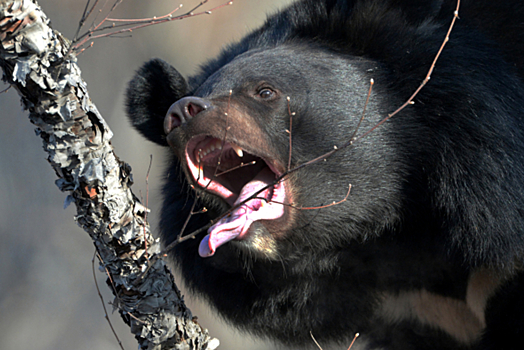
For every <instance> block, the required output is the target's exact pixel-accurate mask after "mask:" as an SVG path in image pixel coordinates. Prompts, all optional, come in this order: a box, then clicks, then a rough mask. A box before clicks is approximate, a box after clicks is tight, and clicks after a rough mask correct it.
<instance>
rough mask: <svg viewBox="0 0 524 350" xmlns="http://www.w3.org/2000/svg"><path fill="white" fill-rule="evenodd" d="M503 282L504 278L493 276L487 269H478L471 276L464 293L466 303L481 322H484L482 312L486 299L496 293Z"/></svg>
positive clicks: (484, 308)
mask: <svg viewBox="0 0 524 350" xmlns="http://www.w3.org/2000/svg"><path fill="white" fill-rule="evenodd" d="M504 280H505V278H504V276H502V275H500V274H495V273H494V272H493V271H491V270H488V269H479V270H478V271H476V272H474V273H472V274H471V276H470V278H469V282H468V289H467V292H466V303H467V304H468V306H469V308H470V309H471V311H472V312H473V313H474V314H475V315H476V316H477V318H478V319H479V320H481V321H482V322H486V320H485V317H484V310H486V304H487V302H488V299H489V298H490V297H491V296H492V295H493V294H494V293H495V292H496V291H497V289H498V288H499V287H500V285H501V284H502V282H504Z"/></svg>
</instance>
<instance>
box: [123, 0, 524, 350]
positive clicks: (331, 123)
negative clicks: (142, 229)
mask: <svg viewBox="0 0 524 350" xmlns="http://www.w3.org/2000/svg"><path fill="white" fill-rule="evenodd" d="M456 5H457V3H456V1H455V0H435V1H417V0H300V1H297V2H296V3H294V4H292V5H290V6H289V7H287V8H285V9H284V10H282V11H280V12H279V13H277V14H275V15H273V16H270V17H269V18H268V19H267V21H266V23H265V24H264V25H263V26H262V27H261V28H259V29H257V30H255V31H253V32H252V33H250V34H248V35H247V36H245V37H244V38H243V39H242V40H240V41H239V42H237V43H235V44H232V45H230V46H228V47H227V48H225V49H224V50H223V51H222V53H221V54H220V55H219V56H218V57H216V58H215V59H212V60H210V61H208V62H207V63H206V64H204V65H203V66H202V67H201V71H200V72H199V73H198V74H196V75H195V76H193V77H191V78H189V79H188V80H187V81H186V80H185V79H184V78H183V77H182V76H181V75H180V74H179V73H178V72H177V71H176V70H175V69H174V68H173V67H171V66H170V65H169V64H167V63H165V62H163V61H161V60H158V59H156V60H152V61H150V62H147V63H146V64H145V65H144V66H143V67H142V68H141V69H140V70H139V71H138V72H137V75H136V76H135V78H134V79H133V80H132V81H131V83H130V85H129V88H128V91H127V112H128V115H129V118H130V120H131V122H132V124H133V125H134V126H135V127H136V128H137V129H138V130H139V131H140V132H141V133H142V134H143V135H145V136H146V137H147V138H148V139H149V140H151V141H154V142H156V143H159V144H161V145H166V146H167V145H169V146H170V148H171V149H172V151H173V153H174V155H173V160H172V162H171V165H170V166H169V168H168V169H167V175H166V177H167V179H166V184H165V188H164V195H165V202H164V205H163V211H162V213H161V234H162V238H163V240H164V242H165V243H166V244H168V243H170V242H172V241H174V240H176V239H177V237H179V235H180V234H183V235H187V234H191V233H194V232H195V231H197V232H199V231H198V230H200V231H201V232H199V233H198V234H197V236H196V238H197V239H190V240H186V241H184V242H183V243H181V244H179V245H177V246H176V247H175V248H174V249H173V256H174V259H175V261H176V263H177V265H178V267H179V268H180V270H181V272H182V275H183V276H184V278H185V281H186V282H187V284H188V285H189V287H190V288H191V289H192V290H193V291H194V292H195V293H197V294H199V295H201V296H202V297H204V298H205V299H206V300H208V301H209V302H210V304H211V305H212V306H213V307H214V308H215V309H216V310H217V311H218V312H219V313H220V314H221V315H222V316H223V317H224V318H225V319H226V320H228V321H229V322H231V323H232V324H234V325H236V326H237V327H238V328H239V329H241V330H245V331H249V332H251V333H253V334H255V335H258V336H261V337H266V338H269V339H273V340H276V341H277V342H279V343H281V344H284V345H287V346H291V347H300V348H304V347H307V346H311V345H313V342H312V340H311V337H310V333H311V334H313V335H314V336H315V338H316V339H317V340H319V341H320V342H321V343H322V344H329V343H331V344H345V345H346V346H347V345H348V339H351V338H352V337H353V335H354V334H355V333H357V332H358V333H359V334H360V338H358V340H357V341H356V345H355V346H356V347H359V348H365V349H389V350H390V349H399V350H400V349H402V350H409V349H484V350H485V349H522V348H523V347H524V343H523V340H524V297H523V296H524V274H523V273H522V272H521V271H522V267H523V265H522V262H523V257H524V81H523V79H524V3H523V2H520V1H517V0H514V1H504V2H496V1H492V0H463V1H462V2H461V5H460V11H459V19H457V22H456V25H455V27H454V28H453V31H452V33H451V39H450V41H449V42H448V43H447V46H446V47H445V48H444V51H443V52H442V55H441V56H440V58H439V60H438V62H437V65H436V67H435V70H434V72H433V75H432V76H431V79H430V80H429V82H428V83H427V85H426V86H425V87H424V88H423V89H422V90H421V91H420V93H419V94H418V95H417V96H416V97H415V99H414V104H413V105H409V106H408V107H407V108H405V109H403V110H402V111H401V112H400V113H398V114H397V115H395V116H394V117H392V118H391V119H389V120H388V121H387V122H385V123H384V124H382V125H380V126H379V127H377V128H376V129H374V130H373V131H372V132H369V134H367V135H366V136H365V137H361V136H362V135H364V134H365V133H368V131H370V130H371V129H372V128H373V127H374V126H376V125H377V124H378V123H379V122H380V121H381V120H382V119H383V118H385V117H386V116H387V115H388V113H391V112H392V111H394V110H395V109H396V108H397V107H398V106H400V105H402V104H403V103H404V102H405V101H406V100H407V99H408V98H409V96H411V94H412V93H413V92H414V91H415V90H416V89H417V87H418V86H419V85H420V83H421V82H422V80H423V79H424V77H425V76H426V74H427V72H428V70H429V67H430V66H431V63H432V61H433V59H434V58H435V56H436V53H437V51H438V49H439V48H440V47H441V44H442V43H443V41H444V38H445V37H446V32H447V30H448V28H449V26H450V23H451V20H452V19H453V16H454V11H455V8H456ZM371 79H374V82H375V84H374V87H373V90H372V93H371V95H370V98H369V102H368V103H366V100H367V96H368V91H369V87H370V80H371ZM362 116H363V118H362ZM361 120H362V121H361ZM352 138H353V139H354V140H357V141H356V142H354V143H353V144H351V145H350V146H348V147H343V145H345V144H346V143H347V142H348V141H349V140H351V139H352ZM335 149H337V151H334V152H331V151H332V150H335ZM349 190H350V192H349V196H347V197H346V195H347V194H348V191H349ZM345 198H346V200H344V199H345ZM333 202H335V203H333ZM204 209H205V210H204ZM190 213H193V214H190Z"/></svg>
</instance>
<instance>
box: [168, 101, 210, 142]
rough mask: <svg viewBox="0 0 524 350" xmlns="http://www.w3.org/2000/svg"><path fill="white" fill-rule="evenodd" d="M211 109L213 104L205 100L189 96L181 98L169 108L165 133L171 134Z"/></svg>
mask: <svg viewBox="0 0 524 350" xmlns="http://www.w3.org/2000/svg"><path fill="white" fill-rule="evenodd" d="M209 107H211V103H210V102H209V101H207V100H204V99H203V98H200V97H196V96H189V97H184V98H181V99H180V100H178V101H176V102H175V103H173V104H172V105H171V107H169V110H168V111H167V114H166V117H165V119H164V132H165V133H166V135H167V134H169V133H170V132H171V131H172V130H173V129H175V128H178V127H179V126H180V125H182V124H184V123H186V122H188V121H189V120H190V119H191V118H193V117H195V116H196V115H197V114H198V113H200V112H202V111H203V110H205V109H208V108H209Z"/></svg>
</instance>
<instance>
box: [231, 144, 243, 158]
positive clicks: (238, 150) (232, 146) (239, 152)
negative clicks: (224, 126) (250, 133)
mask: <svg viewBox="0 0 524 350" xmlns="http://www.w3.org/2000/svg"><path fill="white" fill-rule="evenodd" d="M231 148H233V151H235V153H236V154H237V156H239V157H240V158H242V157H243V156H244V152H242V148H240V147H239V146H237V145H234V144H231Z"/></svg>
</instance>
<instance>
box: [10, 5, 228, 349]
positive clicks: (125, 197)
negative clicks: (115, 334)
mask: <svg viewBox="0 0 524 350" xmlns="http://www.w3.org/2000/svg"><path fill="white" fill-rule="evenodd" d="M69 45H70V42H69V41H68V40H67V39H65V38H64V37H63V36H62V35H61V34H60V33H58V32H56V31H54V30H53V29H52V28H50V23H49V20H48V19H47V17H46V15H45V14H44V13H43V11H42V10H41V8H40V6H39V5H38V4H37V2H36V1H33V0H0V67H2V69H3V73H4V75H3V79H4V81H6V82H7V83H9V84H11V85H12V86H13V87H14V88H16V90H17V91H18V92H19V94H20V97H21V100H22V103H23V105H24V107H25V108H26V109H27V110H28V111H29V119H30V121H31V122H32V123H33V124H34V125H36V127H37V128H36V133H37V135H39V136H40V137H41V138H42V140H43V147H44V150H45V151H46V152H47V153H48V161H49V163H50V164H51V166H52V167H53V169H54V170H55V172H56V174H57V176H58V180H57V181H56V185H57V186H58V187H59V188H60V190H62V191H64V192H68V196H67V198H66V204H70V203H74V204H75V205H76V208H77V215H76V216H75V220H76V222H77V223H78V225H80V226H81V227H82V228H83V229H84V230H85V231H86V232H87V233H89V235H90V237H91V238H92V240H93V243H94V245H95V247H96V250H97V252H98V254H99V256H100V257H101V261H102V263H101V264H102V265H103V268H104V270H106V271H108V273H109V279H108V284H109V285H110V288H111V289H112V290H113V293H114V294H115V300H114V305H115V307H116V308H117V310H118V312H119V313H120V314H121V316H122V318H123V319H124V321H125V322H126V323H127V324H128V325H129V326H130V328H131V331H132V333H134V334H135V337H136V339H137V340H138V342H139V345H140V348H142V349H150V350H152V349H155V350H159V349H214V348H216V347H217V346H218V340H216V339H211V338H210V337H209V335H208V333H207V330H205V329H202V328H201V327H200V326H199V325H198V324H197V323H196V322H194V321H193V317H192V315H191V311H190V310H189V309H188V308H187V307H186V306H185V304H184V302H183V299H182V296H181V294H180V292H179V290H178V289H177V287H176V285H175V284H174V279H173V276H172V275H171V273H170V272H169V270H168V268H167V267H166V265H165V263H164V261H163V260H161V259H151V257H152V256H153V254H157V253H158V252H159V250H160V249H159V243H158V241H156V240H155V239H154V238H153V237H152V236H151V235H150V233H149V227H148V225H147V222H146V220H145V213H146V211H147V209H146V208H145V207H144V206H142V205H141V204H140V202H139V201H138V199H137V198H136V197H135V196H134V195H133V193H132V192H131V190H130V188H129V187H130V186H131V184H132V176H131V168H130V166H129V165H128V164H126V163H124V162H122V161H121V160H119V159H118V157H117V156H116V155H115V153H114V151H113V148H112V146H111V137H112V132H111V130H110V129H109V127H108V126H107V124H106V122H105V121H104V119H103V118H102V116H101V115H100V113H99V112H98V110H97V108H96V107H95V105H94V104H93V103H92V101H91V99H90V98H89V94H88V91H87V87H86V83H85V82H84V81H83V80H82V78H81V76H80V69H79V67H78V65H77V62H76V58H75V56H74V53H73V52H70V50H69ZM146 241H147V243H146ZM146 250H147V253H146ZM149 262H152V266H150V268H149V269H147V267H148V264H149ZM144 272H146V273H145V274H144Z"/></svg>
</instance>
